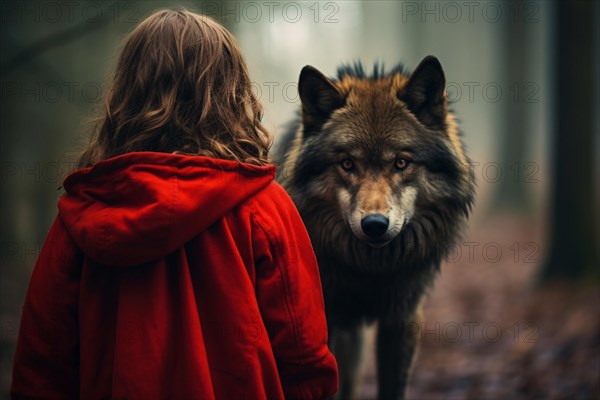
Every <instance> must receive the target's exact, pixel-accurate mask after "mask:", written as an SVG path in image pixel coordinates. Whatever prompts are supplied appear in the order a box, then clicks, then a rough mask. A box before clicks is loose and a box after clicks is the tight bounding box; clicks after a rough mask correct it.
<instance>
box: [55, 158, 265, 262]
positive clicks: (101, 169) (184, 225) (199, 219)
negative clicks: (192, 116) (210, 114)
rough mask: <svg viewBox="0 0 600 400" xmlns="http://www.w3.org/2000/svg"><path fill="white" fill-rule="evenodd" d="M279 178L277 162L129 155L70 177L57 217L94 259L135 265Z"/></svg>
mask: <svg viewBox="0 0 600 400" xmlns="http://www.w3.org/2000/svg"><path fill="white" fill-rule="evenodd" d="M274 176H275V166H272V165H270V166H263V167H261V166H254V165H249V164H243V163H239V162H235V161H227V160H219V159H214V158H209V157H202V156H185V155H179V154H166V153H154V152H137V153H129V154H124V155H121V156H117V157H113V158H111V159H108V160H104V161H101V162H99V163H97V164H96V165H94V166H93V167H90V168H84V169H80V170H78V171H75V172H73V173H72V174H70V175H69V176H68V177H67V178H66V179H65V181H64V188H65V190H66V193H65V194H64V195H63V196H62V197H61V198H60V200H59V202H58V209H59V215H60V216H61V218H62V220H63V222H64V224H65V226H66V227H67V230H68V231H69V233H70V235H71V237H72V238H73V240H74V241H75V243H77V245H78V247H79V248H80V249H81V250H82V251H83V253H84V254H85V255H87V256H88V257H89V258H90V259H92V260H93V261H95V262H97V263H100V264H106V265H114V266H131V265H138V264H143V263H146V262H149V261H152V260H155V259H157V258H160V257H163V256H165V255H167V254H169V253H171V252H173V251H174V250H176V249H177V248H178V247H181V246H182V245H183V244H185V243H186V242H188V241H189V240H191V239H192V238H193V237H194V236H196V235H197V234H198V233H200V232H202V231H204V230H205V229H206V228H208V227H209V226H210V225H212V224H213V223H214V222H215V221H217V220H218V219H219V218H220V217H222V216H223V215H224V214H225V213H227V212H228V211H229V210H231V209H232V208H234V207H236V206H237V205H238V204H240V203H242V202H243V201H244V200H246V199H247V198H249V197H250V196H252V195H253V194H255V193H256V192H258V191H260V190H261V189H263V188H264V187H265V186H267V185H268V184H269V183H270V182H271V181H272V180H273V178H274Z"/></svg>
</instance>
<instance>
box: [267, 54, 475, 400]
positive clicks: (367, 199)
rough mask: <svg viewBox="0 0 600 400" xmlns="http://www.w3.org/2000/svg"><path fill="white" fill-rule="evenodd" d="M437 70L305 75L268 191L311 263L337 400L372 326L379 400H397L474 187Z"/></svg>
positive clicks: (428, 63) (308, 70)
mask: <svg viewBox="0 0 600 400" xmlns="http://www.w3.org/2000/svg"><path fill="white" fill-rule="evenodd" d="M445 82H446V81H445V75H444V71H443V69H442V66H441V64H440V62H439V60H438V59H437V58H436V57H434V56H428V57H426V58H424V59H423V60H422V61H421V63H420V64H419V65H418V66H417V68H416V69H415V70H414V71H413V72H412V73H408V72H407V71H406V70H405V68H404V67H403V66H402V65H398V66H396V67H395V68H393V69H392V70H390V71H389V72H385V69H384V68H383V66H382V65H381V66H380V65H378V64H375V66H374V68H373V72H372V74H370V75H367V74H366V73H365V71H364V68H363V66H362V64H361V63H360V62H357V63H354V64H352V65H343V66H341V67H340V68H338V72H337V78H327V77H326V76H325V75H324V74H323V73H321V72H320V71H319V70H317V69H316V68H314V67H312V66H309V65H307V66H305V67H304V68H303V69H302V71H301V73H300V78H299V82H298V91H299V97H300V101H301V105H302V107H301V112H300V115H299V118H298V119H297V121H295V122H294V123H292V125H291V128H290V130H289V132H288V133H287V134H285V135H284V137H283V138H282V140H281V141H280V144H279V150H278V151H277V152H276V154H275V159H276V161H277V162H278V164H279V172H278V176H277V179H278V180H279V182H280V183H281V184H282V185H283V186H284V188H285V189H286V190H287V191H288V193H289V194H290V196H291V198H292V199H293V200H294V202H295V204H296V206H297V208H298V210H299V212H300V215H301V217H302V219H303V221H304V223H305V225H306V228H307V230H308V233H309V236H310V237H311V241H312V245H313V249H314V251H315V254H316V257H317V261H318V263H319V268H320V273H321V282H322V285H323V294H324V300H325V309H326V315H327V322H328V329H329V333H330V334H329V335H330V336H329V337H330V341H329V345H330V347H331V348H332V351H333V352H334V354H335V356H336V358H337V359H338V364H339V371H340V391H339V393H338V396H339V398H342V399H346V398H352V397H354V396H355V395H356V388H357V384H356V383H357V371H358V370H359V366H360V362H361V357H360V353H361V351H362V350H361V349H362V343H363V335H364V330H363V329H362V326H363V325H364V324H371V323H376V324H377V336H376V341H377V342H376V343H377V344H376V346H377V350H376V365H377V384H378V398H379V399H402V398H404V393H405V388H406V385H407V381H408V379H409V372H410V369H411V364H412V360H413V356H414V354H415V350H416V347H417V342H418V327H419V324H420V321H421V312H420V308H421V304H422V303H423V299H424V297H425V295H426V292H427V290H428V288H430V287H431V285H432V282H433V280H434V278H435V276H436V274H437V272H438V271H439V269H440V262H441V261H442V259H443V257H444V256H445V255H446V253H447V252H448V250H449V249H450V248H451V246H452V245H453V243H455V241H456V240H457V238H458V235H459V234H460V232H461V229H462V227H463V226H464V225H465V222H466V220H467V218H468V215H469V213H470V211H471V208H472V204H473V198H474V193H475V182H474V180H473V177H472V176H471V174H470V173H469V172H470V168H469V163H470V161H469V159H468V157H467V156H466V154H465V148H464V145H463V142H462V136H461V134H460V131H459V128H458V125H457V121H456V118H455V117H454V115H453V114H452V112H451V111H450V110H449V109H448V97H447V94H446V90H445V86H446V84H445Z"/></svg>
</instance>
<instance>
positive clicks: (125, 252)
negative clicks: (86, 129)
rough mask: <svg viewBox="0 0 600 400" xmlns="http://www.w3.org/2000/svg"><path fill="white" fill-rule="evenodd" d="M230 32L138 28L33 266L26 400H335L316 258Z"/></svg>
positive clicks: (23, 347) (183, 23)
mask: <svg viewBox="0 0 600 400" xmlns="http://www.w3.org/2000/svg"><path fill="white" fill-rule="evenodd" d="M261 114H262V109H261V106H260V104H259V102H258V100H257V99H256V97H255V96H254V94H253V93H252V90H251V82H250V78H249V76H248V71H247V67H246V65H245V63H244V60H243V58H242V56H241V54H240V51H239V49H238V47H237V45H236V43H235V42H234V39H233V37H232V36H231V34H230V33H229V32H227V30H225V28H223V27H222V26H221V25H219V24H218V23H216V22H214V21H213V20H211V19H209V18H206V17H203V16H199V15H197V14H194V13H191V12H188V11H160V12H157V13H155V14H154V15H152V16H150V17H149V18H147V19H146V20H145V21H143V22H142V23H141V24H140V25H139V26H138V27H137V28H136V29H135V30H134V31H133V32H132V33H131V34H130V35H129V38H128V40H127V42H126V44H125V47H124V49H123V52H122V53H121V56H120V59H119V62H118V65H117V69H116V73H115V77H114V81H113V82H112V85H111V87H110V91H109V92H108V93H107V97H106V102H105V106H104V112H103V115H102V117H101V119H100V123H99V125H98V129H97V131H96V132H95V134H94V135H93V137H92V140H91V143H90V145H89V148H88V149H87V150H86V151H85V152H84V154H83V156H82V157H81V160H80V167H81V168H82V169H79V170H78V171H75V172H74V173H72V174H71V175H69V176H68V177H67V178H66V179H65V181H64V188H65V191H66V193H65V194H64V195H63V196H62V197H61V199H60V200H59V202H58V210H59V212H58V217H57V218H56V220H55V222H54V224H53V225H52V227H51V228H50V232H49V234H48V237H47V239H46V243H45V244H44V247H43V249H42V251H41V253H40V256H39V259H38V261H37V264H36V266H35V269H34V271H33V275H32V277H31V282H30V284H29V289H28V293H27V298H26V300H25V304H24V307H23V315H22V320H21V329H20V332H19V340H18V344H17V350H16V355H15V361H14V372H13V382H12V395H13V397H14V398H78V397H79V398H82V399H100V398H104V399H108V398H111V399H130V400H132V399H144V400H148V399H186V400H187V399H213V398H217V399H235V400H237V399H263V398H268V399H281V398H284V397H285V398H289V399H293V398H302V399H317V398H328V397H330V396H332V395H333V394H334V393H335V392H336V390H337V367H336V362H335V359H334V358H333V356H332V355H331V353H330V352H329V350H328V348H327V328H326V322H325V315H324V306H323V298H322V293H321V284H320V280H319V275H318V269H317V264H316V260H315V256H314V253H313V250H312V247H311V244H310V240H309V237H308V235H307V233H306V230H305V228H304V225H303V223H302V220H301V219H300V217H299V215H298V212H297V210H296V208H295V207H294V205H293V203H292V202H291V199H290V198H289V197H288V195H287V194H286V193H285V192H284V190H283V189H282V188H281V187H280V186H279V185H278V184H277V183H275V182H274V181H273V177H274V173H275V167H274V166H273V165H272V164H270V161H269V158H268V149H269V146H270V139H269V136H268V134H267V132H266V131H265V129H264V128H263V126H262V125H261V123H260V120H261Z"/></svg>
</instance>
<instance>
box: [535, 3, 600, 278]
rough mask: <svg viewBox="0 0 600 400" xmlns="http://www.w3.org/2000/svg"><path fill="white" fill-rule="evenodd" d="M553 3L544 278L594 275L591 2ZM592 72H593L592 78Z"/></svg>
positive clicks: (595, 208)
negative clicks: (550, 179) (548, 219)
mask: <svg viewBox="0 0 600 400" xmlns="http://www.w3.org/2000/svg"><path fill="white" fill-rule="evenodd" d="M555 4H556V10H555V18H556V27H555V28H556V29H555V31H556V37H555V42H556V46H557V47H556V54H555V65H556V74H555V79H554V81H555V82H556V89H557V90H556V92H555V97H554V99H555V101H554V109H553V115H554V116H555V118H556V119H555V121H554V140H553V154H552V155H553V158H552V161H551V165H552V169H553V172H552V174H553V184H554V187H553V188H552V193H551V195H552V200H553V202H552V211H551V226H550V228H551V243H550V251H549V256H548V259H547V261H546V265H545V268H544V269H543V270H542V279H543V280H544V281H548V280H559V279H570V280H576V279H583V278H585V277H597V276H598V269H599V268H598V267H599V266H598V249H597V247H596V246H597V243H598V242H597V236H596V235H597V228H598V226H597V214H596V213H597V212H598V204H597V203H596V202H595V201H594V197H595V192H594V186H595V185H596V184H597V178H598V177H597V176H595V175H597V172H596V171H595V166H594V162H593V161H594V158H593V153H594V147H595V143H594V133H593V131H594V122H595V121H594V110H595V111H597V110H598V106H597V105H595V104H594V101H595V100H596V99H597V97H595V96H594V95H595V93H594V82H595V80H594V79H595V78H597V71H595V69H594V62H595V59H594V52H595V51H597V47H596V46H597V43H596V44H594V38H595V32H594V29H595V24H596V23H598V21H597V19H598V17H597V14H596V10H595V7H597V4H596V2H595V1H558V2H556V3H555ZM595 74H596V76H594V75H595Z"/></svg>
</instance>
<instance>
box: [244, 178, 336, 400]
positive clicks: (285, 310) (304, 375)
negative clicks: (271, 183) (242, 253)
mask: <svg viewBox="0 0 600 400" xmlns="http://www.w3.org/2000/svg"><path fill="white" fill-rule="evenodd" d="M281 190H282V191H283V189H281ZM264 207H266V208H267V210H263V212H260V213H257V214H258V215H256V217H255V221H256V223H257V225H258V231H257V232H256V234H255V246H254V247H255V257H256V256H257V258H258V259H257V265H256V285H257V297H258V304H259V307H260V309H261V314H262V316H263V320H264V321H265V325H266V327H267V331H268V334H269V338H270V340H271V345H272V348H273V352H274V354H275V358H276V361H277V366H278V370H279V376H280V379H281V384H282V387H283V391H284V394H285V398H286V399H326V398H329V397H331V396H332V395H334V394H335V393H336V392H337V389H338V370H337V364H336V361H335V358H334V357H333V355H332V354H331V352H330V351H329V349H328V347H327V322H326V319H325V309H324V303H323V294H322V288H321V281H320V278H319V270H318V267H317V262H316V259H315V254H314V251H313V248H312V246H311V243H310V239H309V237H308V233H307V232H306V229H305V227H304V223H303V222H302V220H301V218H300V216H299V214H298V212H297V210H296V208H295V206H294V205H293V203H292V201H291V199H290V198H289V196H287V194H285V193H284V195H283V196H282V197H281V198H280V199H279V201H278V204H277V208H276V209H271V210H268V205H266V206H264ZM264 211H266V212H264Z"/></svg>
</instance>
